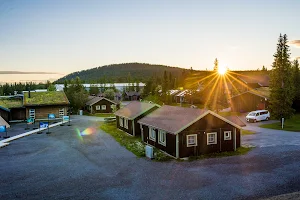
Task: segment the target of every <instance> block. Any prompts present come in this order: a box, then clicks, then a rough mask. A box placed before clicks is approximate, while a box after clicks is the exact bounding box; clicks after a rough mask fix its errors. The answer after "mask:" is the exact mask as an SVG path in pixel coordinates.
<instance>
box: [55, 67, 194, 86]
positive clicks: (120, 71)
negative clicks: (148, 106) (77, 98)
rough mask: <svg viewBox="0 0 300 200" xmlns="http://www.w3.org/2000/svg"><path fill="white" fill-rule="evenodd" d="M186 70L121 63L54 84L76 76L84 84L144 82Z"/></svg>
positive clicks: (77, 74) (175, 75)
mask: <svg viewBox="0 0 300 200" xmlns="http://www.w3.org/2000/svg"><path fill="white" fill-rule="evenodd" d="M186 70H188V69H184V68H179V67H171V66H166V65H152V64H147V63H122V64H112V65H105V66H102V67H95V68H92V69H88V70H82V71H78V72H73V73H71V74H68V75H66V76H64V77H62V78H60V79H58V80H57V81H56V82H55V83H63V82H64V80H71V79H75V78H76V76H78V77H79V78H80V79H81V80H83V81H84V82H85V83H97V82H98V83H101V82H102V83H103V82H117V83H122V82H123V83H124V82H128V81H129V79H130V81H142V82H145V81H146V80H148V79H149V78H150V77H152V76H154V75H155V76H160V77H162V76H163V74H164V71H167V72H168V73H169V72H171V73H172V75H173V76H174V77H179V76H180V75H181V74H182V72H183V71H186Z"/></svg>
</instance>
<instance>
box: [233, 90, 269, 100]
mask: <svg viewBox="0 0 300 200" xmlns="http://www.w3.org/2000/svg"><path fill="white" fill-rule="evenodd" d="M246 93H251V94H254V95H256V96H260V97H262V98H266V99H269V98H270V88H269V87H260V88H256V89H253V90H249V91H246V92H243V93H240V94H238V95H235V96H233V97H231V98H235V97H237V96H240V95H243V94H246Z"/></svg>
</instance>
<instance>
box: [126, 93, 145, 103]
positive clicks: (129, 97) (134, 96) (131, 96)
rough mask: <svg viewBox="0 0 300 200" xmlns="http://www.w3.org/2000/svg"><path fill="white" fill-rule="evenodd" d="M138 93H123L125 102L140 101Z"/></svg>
mask: <svg viewBox="0 0 300 200" xmlns="http://www.w3.org/2000/svg"><path fill="white" fill-rule="evenodd" d="M140 97H141V95H140V93H139V92H136V91H130V92H125V100H126V101H137V100H140Z"/></svg>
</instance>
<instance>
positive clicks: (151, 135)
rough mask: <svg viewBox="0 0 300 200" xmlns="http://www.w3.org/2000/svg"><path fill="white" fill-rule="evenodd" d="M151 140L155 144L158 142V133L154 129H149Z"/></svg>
mask: <svg viewBox="0 0 300 200" xmlns="http://www.w3.org/2000/svg"><path fill="white" fill-rule="evenodd" d="M149 139H150V140H152V141H154V142H155V141H156V132H155V129H153V128H149Z"/></svg>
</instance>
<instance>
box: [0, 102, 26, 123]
mask: <svg viewBox="0 0 300 200" xmlns="http://www.w3.org/2000/svg"><path fill="white" fill-rule="evenodd" d="M0 116H1V117H2V118H3V119H4V120H5V121H6V122H10V121H14V120H25V119H26V114H25V107H23V102H22V97H9V98H1V99H0Z"/></svg>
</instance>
